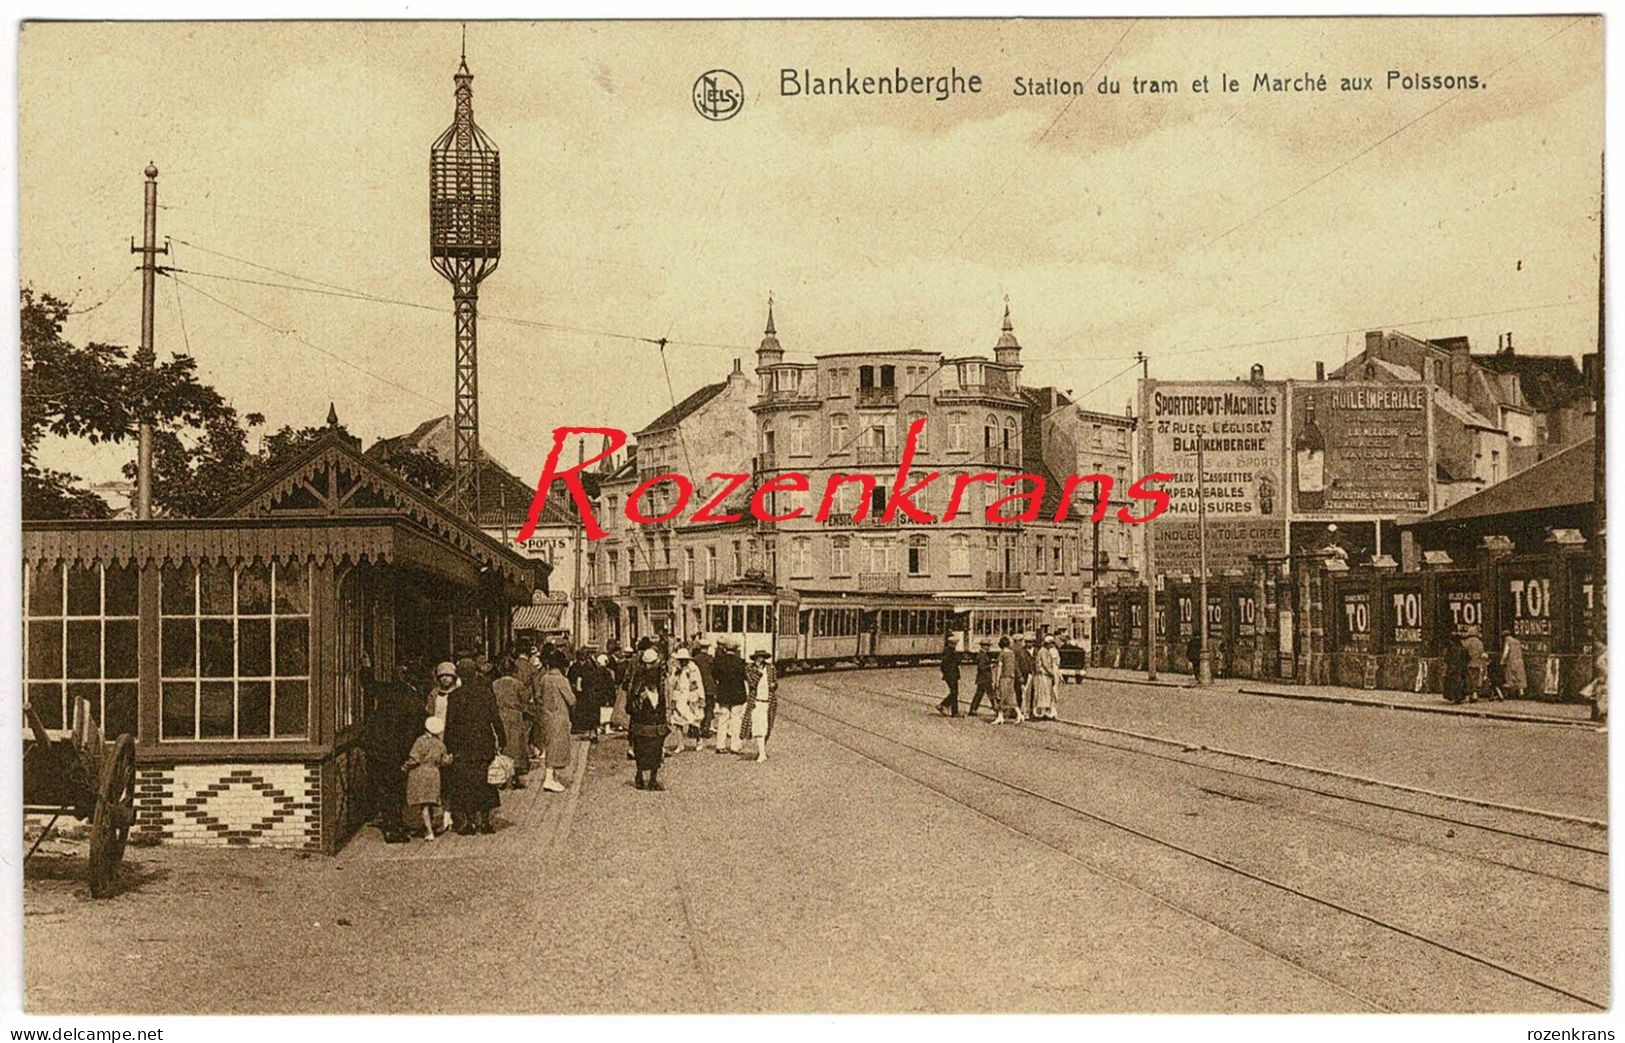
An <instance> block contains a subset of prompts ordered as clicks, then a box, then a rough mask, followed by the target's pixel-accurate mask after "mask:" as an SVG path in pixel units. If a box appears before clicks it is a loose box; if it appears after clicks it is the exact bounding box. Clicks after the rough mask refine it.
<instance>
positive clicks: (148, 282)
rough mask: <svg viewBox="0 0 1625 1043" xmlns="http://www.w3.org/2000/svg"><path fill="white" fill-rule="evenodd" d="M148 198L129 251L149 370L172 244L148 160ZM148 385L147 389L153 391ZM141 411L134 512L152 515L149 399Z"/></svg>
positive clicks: (139, 358)
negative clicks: (135, 267) (156, 297)
mask: <svg viewBox="0 0 1625 1043" xmlns="http://www.w3.org/2000/svg"><path fill="white" fill-rule="evenodd" d="M145 173H146V175H147V187H146V202H145V206H144V207H143V213H142V220H141V245H140V246H137V245H135V240H134V239H133V238H132V239H131V240H130V252H131V253H133V254H137V253H138V254H140V255H141V350H140V351H139V352H138V353H137V355H136V362H137V363H139V364H140V365H142V366H145V367H146V368H147V370H148V371H149V379H150V372H151V370H153V369H154V368H155V367H156V365H157V358H158V355H157V351H156V349H154V347H153V343H152V311H153V308H152V298H153V289H154V286H155V284H156V283H157V276H158V266H157V264H156V263H154V262H155V260H156V258H157V256H158V255H159V254H166V255H167V254H168V253H169V244H168V243H165V244H164V245H163V246H159V245H158V168H157V167H156V166H154V165H152V164H151V163H148V164H147V169H146V172H145ZM150 390H151V389H150V388H147V389H146V391H150ZM139 405H140V407H141V409H142V413H141V416H140V417H139V418H138V425H137V428H136V450H135V516H136V517H137V518H151V517H152V416H151V415H150V413H149V412H148V411H147V410H148V408H149V403H146V402H142V403H139Z"/></svg>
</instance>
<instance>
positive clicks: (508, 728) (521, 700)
mask: <svg viewBox="0 0 1625 1043" xmlns="http://www.w3.org/2000/svg"><path fill="white" fill-rule="evenodd" d="M491 694H492V695H494V696H495V697H496V701H497V713H498V714H500V715H501V716H502V730H503V732H504V733H505V734H506V738H507V741H506V742H504V743H503V744H502V752H503V753H506V754H507V755H508V757H509V758H510V759H512V760H513V788H514V789H524V788H525V775H526V773H528V772H529V771H530V729H529V728H528V727H527V726H526V724H525V686H524V684H523V683H522V682H521V681H520V680H519V675H518V671H516V670H515V669H514V665H513V663H512V662H504V663H503V664H502V676H501V677H499V678H497V679H496V680H495V681H492V682H491Z"/></svg>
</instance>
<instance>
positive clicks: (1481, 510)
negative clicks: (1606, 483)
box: [1412, 438, 1595, 525]
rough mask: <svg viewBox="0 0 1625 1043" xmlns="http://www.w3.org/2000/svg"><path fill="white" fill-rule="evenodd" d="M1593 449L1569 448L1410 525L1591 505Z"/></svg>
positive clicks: (1588, 442) (1585, 446)
mask: <svg viewBox="0 0 1625 1043" xmlns="http://www.w3.org/2000/svg"><path fill="white" fill-rule="evenodd" d="M1593 446H1594V442H1593V441H1592V440H1591V439H1589V438H1588V439H1586V440H1585V441H1584V442H1579V443H1576V444H1575V445H1572V446H1569V447H1568V448H1567V449H1565V450H1563V451H1562V452H1560V453H1558V454H1556V455H1555V456H1550V457H1548V458H1546V459H1545V460H1542V461H1541V462H1540V463H1538V464H1535V465H1533V466H1532V467H1527V468H1525V469H1524V470H1522V471H1519V472H1518V473H1517V474H1515V475H1513V476H1512V477H1510V478H1508V479H1506V480H1504V481H1500V482H1497V483H1496V484H1494V485H1492V486H1490V487H1489V488H1487V489H1485V490H1483V491H1482V492H1477V493H1474V494H1473V495H1471V496H1469V497H1467V498H1466V499H1464V500H1461V501H1459V502H1457V503H1453V504H1451V505H1450V506H1449V507H1446V508H1445V509H1444V510H1442V511H1435V512H1434V513H1432V514H1430V515H1428V516H1427V517H1425V518H1421V519H1418V520H1417V521H1415V522H1413V523H1412V524H1413V525H1432V524H1434V523H1437V522H1463V521H1470V520H1473V519H1477V518H1491V517H1497V516H1500V515H1506V514H1516V513H1522V512H1527V511H1548V510H1552V509H1554V508H1561V507H1579V506H1584V505H1586V504H1590V503H1594V502H1595V496H1594V492H1595V490H1594V488H1593V486H1592V482H1593V475H1592V467H1593V465H1594V463H1595V458H1594V457H1593V455H1592V451H1593Z"/></svg>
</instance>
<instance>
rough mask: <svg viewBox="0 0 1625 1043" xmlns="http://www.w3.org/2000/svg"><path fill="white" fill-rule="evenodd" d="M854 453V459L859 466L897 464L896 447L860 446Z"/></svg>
mask: <svg viewBox="0 0 1625 1043" xmlns="http://www.w3.org/2000/svg"><path fill="white" fill-rule="evenodd" d="M855 452H856V454H857V455H856V457H855V459H856V461H857V463H858V465H859V466H873V465H875V464H895V463H896V462H897V447H896V446H894V445H860V446H858V448H857V449H856V450H855Z"/></svg>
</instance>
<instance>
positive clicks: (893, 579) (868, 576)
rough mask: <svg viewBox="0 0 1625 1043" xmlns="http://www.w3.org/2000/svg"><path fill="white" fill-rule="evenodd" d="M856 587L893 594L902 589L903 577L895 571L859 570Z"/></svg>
mask: <svg viewBox="0 0 1625 1043" xmlns="http://www.w3.org/2000/svg"><path fill="white" fill-rule="evenodd" d="M858 589H859V590H866V591H870V592H876V593H891V594H895V593H897V592H899V591H901V590H902V589H903V577H902V576H900V575H898V574H897V573H895V572H860V573H858Z"/></svg>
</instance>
